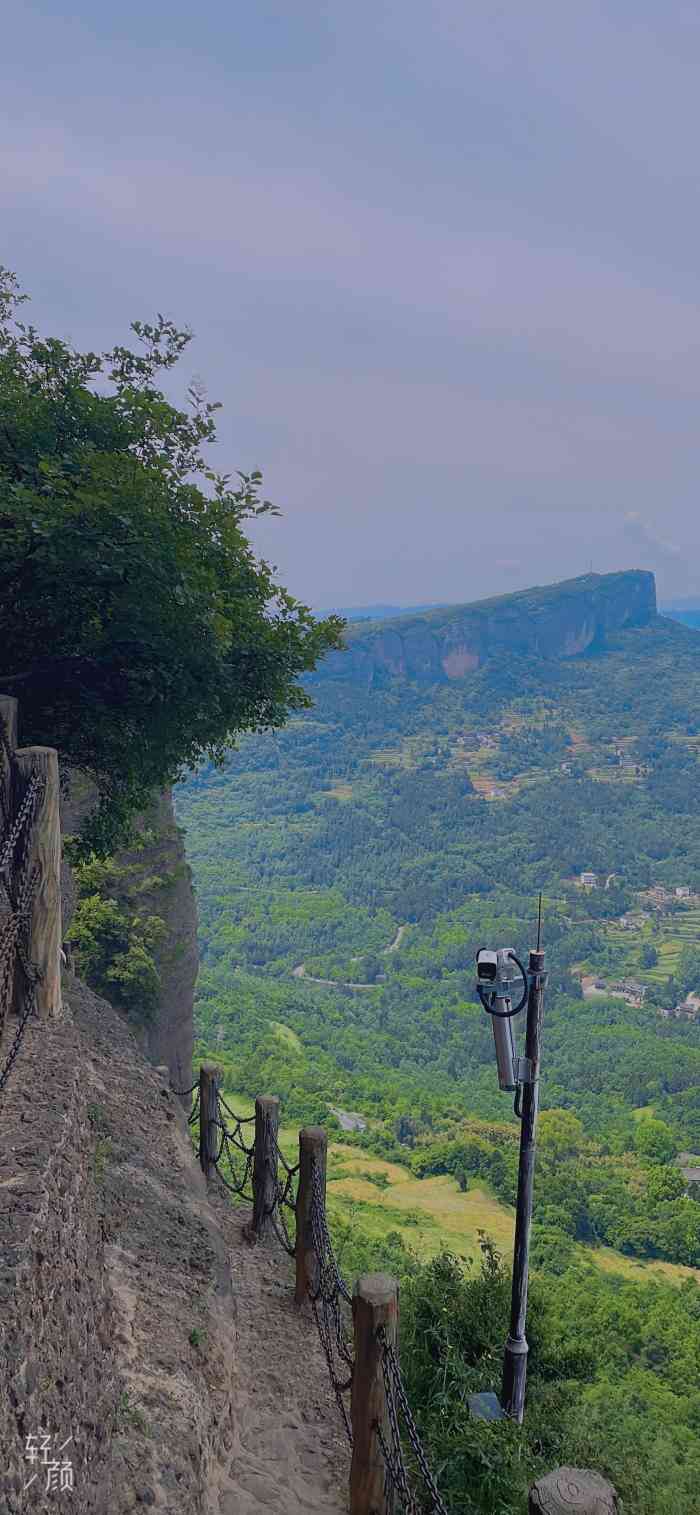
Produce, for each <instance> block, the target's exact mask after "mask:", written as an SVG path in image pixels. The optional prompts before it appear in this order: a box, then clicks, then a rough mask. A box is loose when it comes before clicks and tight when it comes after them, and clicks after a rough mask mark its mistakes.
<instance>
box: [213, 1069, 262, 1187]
mask: <svg viewBox="0 0 700 1515" xmlns="http://www.w3.org/2000/svg"><path fill="white" fill-rule="evenodd" d="M216 1107H217V1119H216V1122H215V1124H216V1125H217V1126H218V1128H219V1130H220V1131H221V1139H220V1142H219V1150H218V1152H217V1154H216V1157H215V1159H214V1166H215V1168H216V1171H217V1173H218V1175H219V1178H220V1179H221V1182H222V1183H223V1184H225V1186H226V1188H227V1189H228V1190H229V1191H230V1193H231V1194H236V1195H237V1196H238V1198H239V1199H245V1200H247V1201H248V1203H249V1204H251V1205H252V1204H253V1203H254V1199H253V1192H252V1188H251V1187H250V1181H251V1176H252V1171H253V1161H254V1158H255V1142H254V1141H253V1143H252V1146H248V1145H247V1143H246V1142H245V1141H244V1140H243V1132H242V1129H241V1128H242V1127H243V1126H248V1125H250V1124H251V1121H252V1122H254V1121H255V1116H254V1115H252V1116H248V1115H246V1116H243V1115H236V1113H235V1111H234V1110H232V1109H231V1107H230V1105H228V1104H227V1103H226V1100H225V1099H224V1098H223V1097H222V1095H221V1094H219V1093H218V1092H217V1097H216ZM222 1111H224V1112H225V1113H226V1114H227V1115H228V1116H230V1118H231V1120H233V1121H234V1122H235V1125H234V1128H233V1131H229V1129H228V1127H227V1125H226V1122H225V1120H222V1119H221V1115H222ZM232 1147H235V1148H236V1150H237V1151H238V1152H240V1153H241V1155H242V1157H243V1158H244V1165H243V1174H242V1176H241V1177H240V1178H238V1177H237V1176H236V1167H235V1164H234V1158H233V1155H232V1152H231V1148H232ZM224 1152H225V1154H226V1160H227V1162H228V1168H229V1175H230V1177H229V1178H226V1175H225V1174H224V1173H222V1171H221V1167H220V1166H219V1164H220V1159H221V1157H222V1155H223V1153H224Z"/></svg>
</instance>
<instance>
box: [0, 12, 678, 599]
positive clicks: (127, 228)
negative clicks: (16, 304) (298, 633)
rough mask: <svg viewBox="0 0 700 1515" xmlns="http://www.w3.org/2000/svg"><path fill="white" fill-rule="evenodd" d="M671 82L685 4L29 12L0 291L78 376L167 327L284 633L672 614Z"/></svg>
mask: <svg viewBox="0 0 700 1515" xmlns="http://www.w3.org/2000/svg"><path fill="white" fill-rule="evenodd" d="M699 76H700V9H699V8H698V7H697V5H691V4H685V3H680V0H677V3H676V0H670V3H669V4H668V5H667V6H660V5H658V4H656V3H655V4H651V3H649V0H634V3H633V0H616V3H614V4H610V3H609V0H606V3H599V0H585V3H584V0H568V3H567V4H562V3H561V0H528V4H527V5H522V4H515V3H513V0H509V3H501V0H490V3H489V4H484V3H479V0H471V3H469V0H466V3H465V0H430V3H429V4H428V3H426V0H423V3H418V0H371V3H370V0H352V3H351V4H350V3H348V0H345V3H341V0H336V3H334V4H333V3H326V4H324V3H321V0H252V3H251V0H249V3H248V4H246V5H245V6H243V5H241V4H239V3H236V0H225V3H224V0H200V4H199V5H197V6H193V5H191V4H185V3H184V0H168V4H167V5H166V4H165V3H164V0H148V3H146V4H144V3H143V0H140V3H138V4H137V3H135V0H120V4H119V6H104V5H95V3H94V0H90V4H88V3H87V0H81V3H79V4H75V3H71V0H64V3H62V4H61V5H60V7H59V5H58V4H57V3H56V0H54V3H49V0H23V3H22V5H21V6H15V7H13V8H12V9H11V11H8V16H7V18H6V21H5V25H4V46H3V49H2V57H1V58H0V116H1V118H2V130H1V132H0V226H1V229H2V237H1V241H0V261H2V262H3V263H4V264H5V265H6V266H9V267H10V268H12V269H14V270H15V272H16V273H17V274H18V276H19V278H20V281H21V283H22V285H23V287H24V288H25V289H26V290H27V291H28V292H29V293H30V294H31V296H32V306H31V318H32V320H33V321H34V323H35V324H36V325H37V326H38V327H39V328H40V329H42V330H45V331H50V332H52V333H53V334H55V335H59V336H62V337H64V338H67V339H68V340H70V341H72V342H74V343H75V344H76V345H77V346H84V347H90V348H93V349H94V348H98V349H101V348H102V347H107V346H109V345H110V344H112V343H113V342H116V341H124V340H126V339H127V338H128V326H129V322H130V321H131V320H133V319H136V318H141V319H149V318H150V317H151V316H152V315H153V314H154V313H155V312H156V311H162V312H163V313H164V314H165V315H167V316H169V317H172V318H173V319H174V320H175V321H177V322H178V323H179V324H180V325H188V326H190V327H191V328H192V330H193V332H194V334H195V335H194V340H193V342H192V344H191V346H190V347H189V349H188V350H187V353H186V356H185V358H184V360H183V363H182V366H181V380H180V386H181V387H180V393H181V394H183V395H184V391H185V389H186V386H187V383H188V381H189V380H190V379H191V378H192V376H193V375H196V376H198V377H199V378H201V379H203V380H204V382H205V384H206V387H207V391H208V394H209V397H210V398H211V399H212V400H214V399H216V400H220V401H222V402H223V407H224V408H223V411H222V412H220V419H219V426H218V429H219V441H218V443H217V447H216V452H215V454H214V457H213V462H214V463H215V464H216V466H217V467H219V468H220V469H221V471H233V470H235V469H236V468H241V469H246V470H249V469H252V468H254V467H260V468H261V469H262V470H263V474H264V481H265V493H266V495H267V496H269V497H270V498H271V499H272V500H274V501H275V503H276V504H277V505H278V506H279V507H280V509H281V510H282V512H283V514H282V516H281V517H280V518H267V519H265V520H264V521H261V522H259V523H256V525H255V527H254V528H253V529H252V531H251V535H252V536H253V539H254V542H255V546H256V548H257V550H258V551H259V552H260V553H261V554H262V555H263V556H264V557H265V558H266V559H267V560H268V561H269V562H272V563H273V564H274V565H275V566H276V567H277V568H278V570H279V575H280V578H281V579H282V581H283V582H284V583H285V584H286V585H287V587H288V588H289V589H290V591H291V592H292V593H293V594H295V595H296V596H297V597H298V598H300V599H302V600H304V601H305V603H308V604H311V605H313V606H315V607H317V608H318V607H324V606H330V605H343V604H352V605H354V606H356V605H363V604H368V603H372V602H375V601H380V600H381V601H388V602H390V603H397V604H402V605H409V604H414V603H425V602H431V601H459V600H469V599H474V598H476V597H478V596H479V595H482V594H483V595H487V594H492V593H496V592H501V593H504V592H507V591H508V590H511V589H517V588H521V587H524V586H526V585H528V584H534V583H547V582H550V581H552V580H556V579H561V578H566V577H570V576H574V575H576V574H579V573H585V572H587V571H588V570H589V568H590V567H591V566H592V567H593V569H594V570H595V571H597V572H607V571H610V570H613V569H619V568H639V567H641V568H651V569H653V570H654V571H655V572H656V573H657V582H658V587H659V593H660V597H661V598H662V599H666V600H668V599H670V598H673V597H681V596H683V597H690V596H693V595H696V594H697V595H698V597H699V598H700V511H698V506H697V479H698V417H699V414H700V361H699V360H700V305H699V301H698V294H699V285H700V197H699V196H698V183H697V180H698V168H697V151H698V149H697V144H698V136H699V131H698V128H699V125H700V119H699V118H700V104H699V100H700V96H699V93H698V85H697V81H698V77H699ZM173 392H174V393H176V394H177V393H178V390H177V388H176V389H175V390H174V391H173Z"/></svg>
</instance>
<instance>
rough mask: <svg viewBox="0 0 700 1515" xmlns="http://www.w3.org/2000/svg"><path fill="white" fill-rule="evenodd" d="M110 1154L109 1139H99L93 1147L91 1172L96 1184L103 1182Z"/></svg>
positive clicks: (103, 1137) (106, 1137)
mask: <svg viewBox="0 0 700 1515" xmlns="http://www.w3.org/2000/svg"><path fill="white" fill-rule="evenodd" d="M111 1153H112V1143H111V1141H110V1140H109V1137H108V1136H101V1137H99V1139H98V1141H97V1144H96V1146H95V1155H94V1157H93V1172H94V1175H95V1183H96V1184H101V1183H102V1182H103V1180H104V1176H105V1168H106V1167H107V1163H108V1161H109V1158H110V1156H111Z"/></svg>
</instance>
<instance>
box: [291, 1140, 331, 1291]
mask: <svg viewBox="0 0 700 1515" xmlns="http://www.w3.org/2000/svg"><path fill="white" fill-rule="evenodd" d="M327 1152H328V1136H327V1133H326V1132H325V1131H324V1129H323V1126H304V1127H303V1129H302V1130H301V1131H300V1132H299V1187H298V1189H297V1205H296V1219H297V1239H296V1268H297V1277H296V1288H295V1290H294V1298H295V1300H296V1302H297V1304H298V1305H301V1304H303V1302H304V1300H305V1299H306V1296H307V1294H308V1292H309V1286H311V1288H314V1287H315V1283H316V1267H315V1265H314V1259H315V1256H316V1249H315V1247H314V1238H313V1231H312V1229H311V1199H312V1194H313V1187H312V1177H313V1170H314V1165H315V1166H316V1167H317V1168H318V1169H319V1172H320V1175H321V1188H322V1191H323V1197H324V1200H325V1197H326V1157H327Z"/></svg>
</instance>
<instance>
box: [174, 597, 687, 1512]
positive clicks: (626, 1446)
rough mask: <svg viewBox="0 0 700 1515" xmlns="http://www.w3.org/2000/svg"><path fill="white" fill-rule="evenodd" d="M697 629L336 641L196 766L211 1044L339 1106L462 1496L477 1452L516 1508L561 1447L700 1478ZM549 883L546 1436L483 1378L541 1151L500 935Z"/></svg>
mask: <svg viewBox="0 0 700 1515" xmlns="http://www.w3.org/2000/svg"><path fill="white" fill-rule="evenodd" d="M697 647H698V643H697V634H696V633H695V632H694V631H693V630H690V629H688V628H686V627H683V626H680V625H677V624H673V623H672V622H671V621H669V620H665V619H663V618H658V619H657V620H655V621H654V622H653V623H652V624H651V625H648V626H643V627H638V628H635V629H630V630H628V631H623V632H620V633H617V634H615V635H614V636H612V637H610V638H609V640H608V644H607V645H606V647H605V648H604V649H602V648H599V649H597V650H595V651H593V652H592V653H590V654H589V655H587V656H584V657H581V658H576V659H572V660H569V661H566V662H564V661H556V660H554V659H546V660H540V659H536V658H531V657H511V658H508V659H505V658H503V659H502V660H501V661H500V662H499V661H498V660H491V661H490V662H489V663H488V664H487V665H486V666H484V667H483V668H482V669H480V670H479V671H478V672H476V673H473V674H471V675H468V676H467V677H465V678H463V679H460V680H457V681H454V682H451V683H428V682H420V681H415V680H413V681H409V680H406V679H400V678H390V677H386V678H385V679H383V680H380V681H379V684H378V685H377V681H376V680H375V681H374V683H373V686H372V687H369V688H368V687H363V686H362V685H359V684H358V683H357V682H353V681H350V680H349V679H346V678H344V677H343V676H342V674H340V675H339V674H337V673H335V674H334V675H333V676H332V677H331V676H329V675H328V673H327V672H326V670H325V669H324V666H323V665H321V667H320V668H319V670H318V671H317V673H316V674H315V675H314V676H312V677H310V678H309V679H308V681H307V688H308V691H309V693H310V694H311V695H312V698H313V707H312V708H311V709H310V710H309V711H308V712H304V713H301V714H300V715H299V716H298V717H295V718H294V719H292V720H291V721H290V723H289V724H288V726H287V727H286V728H285V729H284V730H282V731H279V732H276V733H274V734H270V735H258V736H252V737H246V738H243V739H241V741H240V744H239V746H238V748H237V749H236V750H235V751H233V752H230V753H229V754H228V756H227V758H226V760H225V763H224V765H223V766H221V767H217V766H215V765H214V764H210V763H205V764H203V765H202V766H200V768H199V769H198V770H197V771H196V773H194V774H191V775H190V776H189V777H188V778H187V779H186V781H185V782H183V783H182V784H181V785H180V786H179V787H178V789H177V791H176V804H177V812H178V818H179V821H180V824H181V825H182V827H183V828H184V832H185V841H186V847H187V853H188V857H189V859H190V862H191V864H192V867H193V870H194V876H195V882H196V888H197V894H198V900H199V910H200V917H201V942H202V959H203V964H202V968H201V972H200V980H199V991H198V1004H197V1012H196V1013H197V1029H198V1037H199V1041H198V1051H199V1052H200V1054H202V1055H203V1054H205V1053H207V1054H211V1055H216V1057H217V1059H218V1060H219V1062H222V1063H223V1065H224V1067H225V1069H226V1076H227V1082H228V1083H229V1085H230V1087H231V1088H232V1089H234V1090H236V1091H238V1092H239V1093H242V1094H245V1095H248V1096H250V1095H252V1094H254V1093H256V1092H260V1091H263V1090H265V1091H267V1092H274V1093H276V1094H278V1095H280V1097H281V1099H282V1106H283V1111H284V1116H283V1119H284V1121H285V1123H286V1126H287V1127H288V1128H289V1129H290V1130H292V1129H294V1128H295V1127H297V1126H298V1125H299V1124H301V1123H305V1122H318V1123H323V1124H324V1125H326V1126H327V1127H328V1128H329V1130H330V1131H331V1133H332V1135H333V1142H334V1146H332V1148H331V1153H332V1163H331V1170H330V1189H329V1192H330V1196H331V1203H332V1207H333V1213H334V1216H335V1221H336V1225H337V1227H338V1233H339V1235H340V1237H341V1239H342V1246H343V1248H344V1250H345V1258H346V1262H347V1265H348V1266H349V1267H350V1268H351V1269H352V1268H353V1267H360V1266H368V1265H370V1264H371V1265H372V1266H378V1265H382V1264H383V1265H385V1266H388V1267H391V1268H392V1270H393V1271H395V1272H398V1273H399V1274H400V1275H401V1276H402V1277H403V1278H404V1279H405V1280H406V1291H407V1292H406V1299H407V1305H406V1309H405V1312H404V1314H405V1321H404V1333H405V1335H406V1339H407V1343H412V1345H408V1346H407V1349H406V1350H407V1354H408V1355H407V1362H408V1363H409V1371H410V1373H411V1376H412V1383H413V1388H414V1392H415V1395H416V1397H417V1400H418V1402H419V1404H420V1405H421V1407H422V1424H423V1428H424V1431H425V1434H426V1435H427V1437H428V1439H429V1441H430V1443H431V1446H432V1448H433V1451H434V1455H435V1456H436V1457H437V1458H438V1461H440V1460H442V1463H443V1466H444V1468H445V1470H446V1469H447V1468H448V1466H449V1468H450V1470H451V1471H450V1473H449V1476H448V1475H447V1473H445V1477H447V1479H448V1488H449V1490H450V1491H451V1494H452V1497H453V1503H454V1508H455V1509H456V1510H462V1509H464V1510H467V1509H470V1508H471V1505H469V1504H468V1503H460V1502H459V1497H460V1496H459V1492H458V1491H459V1489H460V1488H461V1487H463V1485H464V1480H465V1478H467V1474H468V1480H467V1481H469V1480H472V1481H473V1480H474V1479H476V1480H477V1482H478V1486H479V1488H480V1490H481V1494H482V1497H483V1505H482V1506H481V1507H482V1508H483V1509H484V1510H489V1511H491V1510H493V1511H510V1510H511V1509H513V1510H516V1509H519V1508H520V1507H521V1506H520V1505H519V1504H518V1492H517V1491H518V1489H521V1486H524V1485H523V1479H524V1477H525V1475H526V1473H531V1472H532V1470H533V1469H535V1468H537V1467H539V1466H544V1465H545V1463H546V1462H547V1460H549V1463H550V1465H551V1462H552V1459H553V1458H554V1457H556V1456H558V1457H559V1458H560V1460H564V1461H566V1460H568V1461H573V1462H576V1461H577V1460H578V1462H579V1464H581V1460H582V1459H583V1460H584V1461H585V1460H588V1462H589V1463H590V1464H591V1465H594V1466H597V1467H599V1468H601V1469H603V1470H606V1469H607V1471H608V1473H609V1475H610V1476H611V1477H614V1479H615V1480H616V1483H617V1485H618V1487H619V1488H620V1489H621V1490H622V1491H623V1492H624V1493H626V1495H627V1498H628V1499H629V1501H630V1502H629V1505H626V1506H625V1508H626V1509H627V1508H629V1509H630V1510H635V1511H640V1512H647V1511H648V1512H654V1511H656V1510H660V1509H661V1507H662V1504H661V1501H660V1495H659V1492H658V1491H659V1488H660V1485H661V1481H665V1486H666V1488H667V1489H672V1490H674V1491H675V1495H676V1498H677V1504H676V1506H675V1507H676V1508H678V1509H679V1510H680V1509H683V1510H691V1509H696V1508H699V1507H700V1506H698V1504H697V1502H696V1503H694V1502H693V1501H697V1498H698V1496H697V1492H691V1484H692V1479H696V1480H697V1473H698V1471H700V1459H699V1458H698V1452H697V1445H696V1434H697V1430H698V1428H700V1393H698V1388H697V1385H698V1381H699V1373H698V1369H699V1367H700V1290H699V1289H698V1278H699V1277H700V1273H698V1272H697V1271H696V1270H698V1269H700V1202H698V1190H697V1186H694V1185H693V1183H692V1181H691V1180H690V1179H689V1177H688V1176H687V1174H686V1173H684V1171H683V1166H682V1165H683V1162H687V1161H689V1157H688V1154H692V1153H693V1152H694V1151H695V1152H696V1151H697V1150H698V1148H700V1101H699V1099H698V1088H699V1086H700V1020H698V1019H696V1018H695V1016H694V1015H692V1014H691V1013H688V1014H687V1015H686V1014H683V1015H681V1014H680V1013H679V1014H674V1013H671V1012H672V1010H673V1007H675V1006H676V1005H677V1004H678V1002H679V1001H683V997H684V996H688V995H691V997H692V993H693V991H694V990H695V989H698V988H700V930H699V931H698V933H697V939H696V925H695V921H696V916H695V907H696V899H695V896H696V895H697V894H700V816H699V815H698V813H697V809H696V795H697V788H698V785H697V781H698V755H699V752H700V669H699V666H698V655H697ZM583 872H592V873H594V874H595V875H596V885H597V886H596V887H594V888H588V889H586V888H582V887H581V886H580V875H581V873H583ZM540 890H541V891H542V892H543V896H544V917H545V936H544V943H545V948H546V952H547V966H548V969H549V973H550V979H549V986H548V992H547V1007H546V1018H545V1033H544V1062H543V1077H542V1087H541V1104H542V1110H543V1114H542V1116H541V1131H540V1143H539V1158H538V1170H537V1187H536V1213H535V1225H534V1229H533V1254H532V1261H533V1267H534V1270H535V1273H534V1282H533V1312H534V1319H535V1321H536V1325H535V1326H533V1331H534V1334H535V1345H534V1347H533V1352H532V1373H531V1387H530V1412H529V1415H528V1428H529V1429H528V1432H527V1445H528V1453H527V1457H526V1458H525V1462H524V1463H523V1461H522V1458H521V1454H520V1452H518V1451H517V1449H516V1445H515V1442H514V1443H513V1445H511V1443H510V1441H509V1439H508V1437H507V1436H506V1437H505V1438H501V1439H500V1440H499V1441H498V1444H497V1445H496V1443H495V1441H494V1438H493V1435H492V1434H491V1435H490V1436H489V1435H486V1440H484V1435H485V1433H484V1431H483V1428H481V1430H480V1431H479V1433H478V1434H477V1432H476V1431H475V1430H474V1428H473V1427H472V1428H471V1429H470V1427H469V1423H468V1417H467V1415H466V1411H465V1409H464V1403H465V1391H466V1388H473V1387H474V1386H476V1387H493V1386H494V1382H495V1379H496V1377H497V1373H498V1368H497V1360H498V1354H499V1352H500V1347H501V1336H502V1332H503V1329H504V1326H505V1320H506V1304H505V1301H506V1293H507V1266H508V1260H509V1257H508V1254H509V1245H510V1237H511V1235H512V1215H513V1210H512V1206H513V1201H514V1194H515V1181H516V1173H517V1123H516V1121H515V1118H514V1116H513V1112H512V1109H511V1107H510V1102H509V1100H508V1098H507V1097H505V1096H503V1095H502V1094H499V1091H498V1087H497V1082H496V1077H495V1069H494V1063H493V1046H492V1037H491V1029H490V1025H489V1024H488V1022H487V1017H486V1016H485V1015H484V1013H483V1011H482V1009H481V1007H480V1005H479V1003H478V1000H477V999H476V995H475V992H474V954H475V951H476V949H477V948H478V947H479V946H483V945H494V946H497V945H502V944H508V945H512V946H514V947H515V949H516V951H518V952H519V953H520V954H521V955H524V954H525V952H526V950H527V948H528V947H529V946H530V945H532V943H533V932H534V929H535V914H536V904H537V895H538V892H539V891H540ZM652 890H656V893H657V896H658V898H657V899H656V900H655V901H653V900H652V899H651V891H652ZM676 890H678V891H679V893H678V895H677V894H676ZM662 897H663V902H662V903H659V901H660V900H661V899H662ZM591 979H592V980H593V981H594V982H595V983H596V984H598V985H599V986H602V987H599V988H598V990H597V992H595V993H591V992H590V990H589V992H586V985H587V984H589V983H590V981H591ZM613 981H615V985H614V990H613V989H612V988H611V990H610V992H606V989H605V985H606V983H610V984H612V983H613ZM617 981H622V983H621V984H620V983H618V982H617ZM629 981H632V989H633V991H634V992H633V993H631V994H630V993H629V992H627V991H628V990H629ZM623 993H626V995H627V997H622V996H623ZM347 1112H351V1114H353V1115H354V1116H359V1117H360V1119H359V1120H352V1121H350V1120H348V1119H347ZM350 1125H354V1126H355V1127H356V1129H354V1130H348V1129H347V1128H348V1126H350ZM341 1128H342V1129H341ZM679 1154H685V1156H684V1157H682V1158H679ZM697 1161H699V1160H698V1159H696V1162H697ZM448 1200H449V1202H448ZM460 1201H461V1202H462V1203H463V1206H464V1214H463V1216H461V1215H457V1216H456V1215H455V1205H456V1204H458V1203H459V1202H460ZM494 1238H495V1239H494ZM572 1301H575V1303H574V1304H572ZM446 1317H449V1321H450V1323H449V1325H448V1324H447V1323H446ZM587 1320H588V1321H590V1320H595V1321H597V1326H596V1331H595V1346H594V1345H593V1344H592V1341H591V1335H590V1332H589V1330H588V1327H587V1326H586V1321H587ZM430 1340H434V1341H436V1342H438V1343H439V1345H438V1346H437V1347H436V1349H435V1351H434V1352H433V1351H432V1350H429V1349H428V1348H427V1346H426V1342H428V1341H430ZM437 1364H439V1365H440V1367H439V1374H438V1368H437V1366H436V1365H437ZM444 1374H447V1375H448V1377H449V1376H450V1375H454V1384H453V1392H452V1394H448V1393H447V1391H446V1390H445V1387H444V1382H443V1383H442V1385H441V1384H440V1383H439V1382H438V1378H440V1379H442V1378H443V1375H444ZM436 1375H437V1376H436ZM584 1409H585V1416H584V1414H583V1411H584ZM516 1465H517V1467H518V1468H519V1470H520V1471H519V1472H518V1473H517V1476H516V1473H515V1472H514V1469H515V1467H516ZM460 1470H461V1471H460ZM455 1501H456V1502H455ZM664 1508H666V1503H664Z"/></svg>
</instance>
